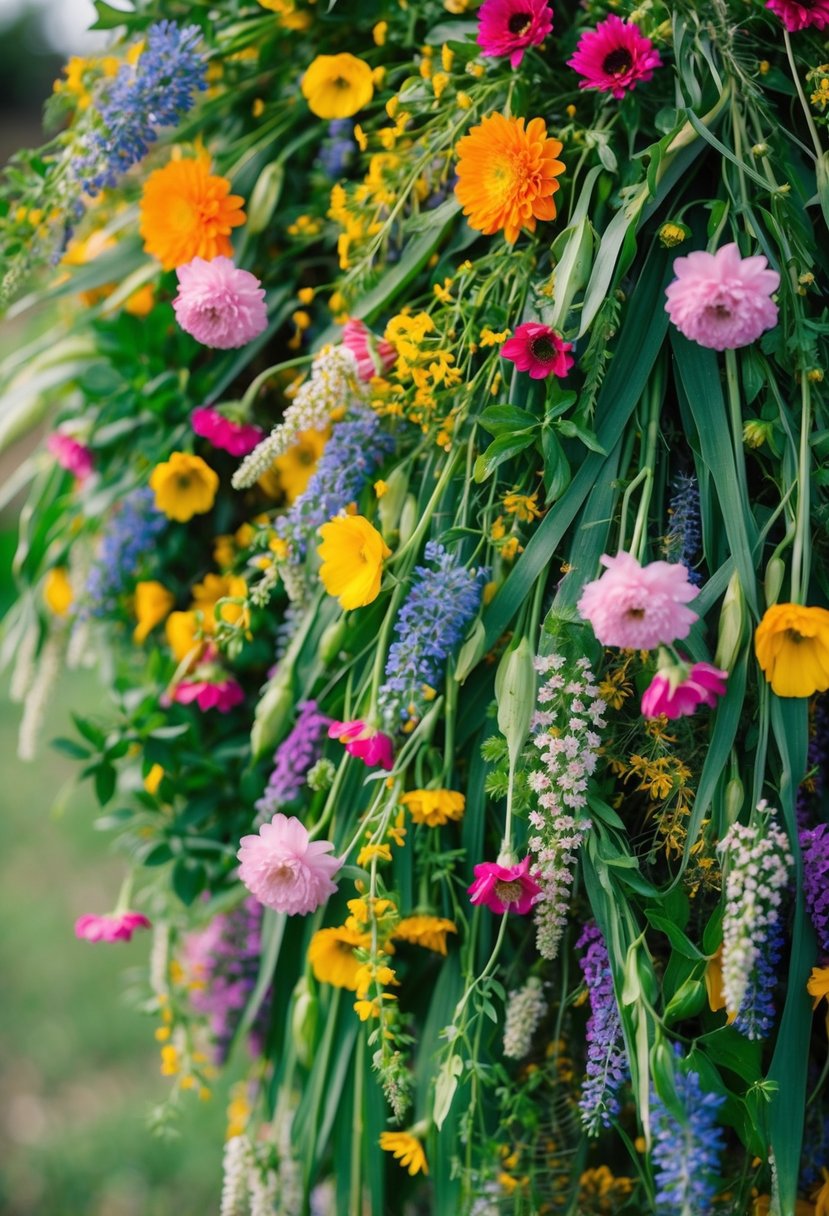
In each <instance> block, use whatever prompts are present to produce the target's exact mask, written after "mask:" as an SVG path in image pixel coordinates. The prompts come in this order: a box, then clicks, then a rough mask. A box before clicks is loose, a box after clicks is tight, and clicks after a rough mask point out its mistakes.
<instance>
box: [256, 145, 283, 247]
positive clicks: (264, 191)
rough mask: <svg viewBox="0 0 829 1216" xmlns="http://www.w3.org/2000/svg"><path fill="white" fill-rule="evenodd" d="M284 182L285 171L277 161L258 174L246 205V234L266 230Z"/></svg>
mask: <svg viewBox="0 0 829 1216" xmlns="http://www.w3.org/2000/svg"><path fill="white" fill-rule="evenodd" d="M284 181H285V169H284V167H283V166H282V164H281V162H280V161H278V160H277V161H272V162H271V164H269V165H266V166H265V168H264V169H263V170H262V172H261V173H260V174H259V178H258V180H257V182H256V185H255V186H254V187H253V191H252V193H251V196H250V202H249V203H248V222H247V230H248V232H251V233H253V234H256V233H257V232H264V230H265V229H266V228H267V226H268V224H269V223H270V222H271V216H272V215H273V213H274V211H275V210H276V204H277V203H278V202H279V196H280V194H281V193H282V184H283V182H284Z"/></svg>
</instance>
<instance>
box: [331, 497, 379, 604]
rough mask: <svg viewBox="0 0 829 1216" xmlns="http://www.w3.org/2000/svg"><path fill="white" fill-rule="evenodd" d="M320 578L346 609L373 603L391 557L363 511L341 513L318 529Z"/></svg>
mask: <svg viewBox="0 0 829 1216" xmlns="http://www.w3.org/2000/svg"><path fill="white" fill-rule="evenodd" d="M319 534H320V536H321V537H322V544H321V545H319V546H318V548H317V552H318V553H319V555H320V557H321V558H322V566H321V568H320V578H321V579H322V584H323V586H324V587H325V590H326V591H327V592H328V594H329V595H334V596H336V597H337V599H338V600H339V602H340V607H341V608H344V609H345V610H346V611H350V610H351V609H353V608H362V607H363V606H364V605H366V604H371V603H372V602H373V601H374V600H376V599H377V596H378V595H379V594H380V580H381V578H382V574H383V562H384V560H385V559H386V558H387V557H391V549H389V547H388V546H387V545H386V542H385V541H384V540H383V538H382V536H381V535H380V533H379V532H378V531H377V529H376V528H374V527H372V525H371V524H370V523H369V522H368V520H367V519H365V518H364V517H363V516H362V515H341V516H337V517H336V518H335V519H332V520H331V521H330V522H329V523H327V524H323V526H322V527H321V528H320V529H319Z"/></svg>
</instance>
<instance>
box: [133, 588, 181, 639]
mask: <svg viewBox="0 0 829 1216" xmlns="http://www.w3.org/2000/svg"><path fill="white" fill-rule="evenodd" d="M175 602H176V597H175V596H174V595H173V593H172V592H171V591H168V590H167V588H166V587H165V586H164V585H163V584H162V583H159V582H156V580H155V579H147V580H146V581H144V582H140V583H136V585H135V604H134V611H135V618H136V620H137V621H138V624H137V625H136V626H135V629H134V630H133V633H132V636H133V640H134V641H136V642H143V641H144V639H145V638H147V637H149V635H150V633H151V632H152V631H153V629H155V627H156V625H160V624H161V622H162V621H163V620H164V618H165V617H166V616H167V614H168V613H169V611H170V609H171V608H172V606H173V604H174V603H175Z"/></svg>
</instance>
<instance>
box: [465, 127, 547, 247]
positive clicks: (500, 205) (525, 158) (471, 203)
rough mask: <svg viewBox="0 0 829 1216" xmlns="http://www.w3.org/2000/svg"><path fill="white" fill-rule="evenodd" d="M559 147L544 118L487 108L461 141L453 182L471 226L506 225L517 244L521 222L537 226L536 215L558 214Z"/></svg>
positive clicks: (523, 225) (492, 227)
mask: <svg viewBox="0 0 829 1216" xmlns="http://www.w3.org/2000/svg"><path fill="white" fill-rule="evenodd" d="M525 123H526V125H525ZM561 147H562V145H561V144H560V142H559V141H558V140H557V139H548V138H547V126H546V124H545V122H544V119H543V118H532V119H530V121H529V123H527V122H526V120H525V119H523V118H506V117H505V116H504V115H503V114H489V115H488V116H487V117H486V118H484V119H483V121H482V122H481V123H480V124H479V125H478V126H477V127H473V128H472V129H471V131H470V132H469V134H468V135H465V136H464V137H463V139H462V140H460V141H459V143H458V148H457V151H458V164H457V172H458V184H457V185H456V187H455V194H456V195H457V198H458V201H459V202H460V203H461V204H462V205H463V213H464V215H465V216H466V217H467V220H468V221H469V225H470V227H472V228H477V229H478V230H479V231H480V232H483V233H485V234H486V235H487V236H491V235H492V234H493V233H495V232H500V231H501V230H502V229H503V233H504V236H505V237H506V239H507V240H508V241H509V242H510V244H513V243H514V242H515V241H516V240H517V239H518V234H519V232H520V231H521V229H522V228H528V229H529V230H530V232H534V231H535V222H536V220H552V219H555V214H556V205H555V202H554V201H553V195H554V194H555V192H556V190H558V187H559V183H558V182H557V181H556V178H557V177H558V176H559V174H561V173H563V172H564V164H563V163H562V162H561V161H560V160H557V159H556V158H557V157H558V155H559V153H560V152H561Z"/></svg>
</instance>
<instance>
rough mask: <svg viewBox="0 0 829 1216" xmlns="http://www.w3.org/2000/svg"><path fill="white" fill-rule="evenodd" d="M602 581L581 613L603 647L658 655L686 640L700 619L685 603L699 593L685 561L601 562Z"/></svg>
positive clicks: (588, 593)
mask: <svg viewBox="0 0 829 1216" xmlns="http://www.w3.org/2000/svg"><path fill="white" fill-rule="evenodd" d="M601 563H602V565H603V566H606V567H607V570H606V571H605V573H604V574H603V575H602V576H601V578H597V579H594V581H593V582H592V583H587V584H586V586H585V587H584V590H583V591H582V593H581V599H580V600H579V603H578V610H579V612H580V613H581V616H582V619H583V620H585V621H589V622H590V624H591V625H592V626H593V632H594V633H595V635H596V637H597V638H598V640H599V641H600V642H601V643H602V645H603V646H619V647H621V649H623V650H653V649H654V647H656V646H661V645H664V646H669V645H670V644H671V642H675V641H676V640H677V639H678V638H686V637H687V636H688V633H689V632H690V629H691V626H692V625H693V623H694V621H695V620H696V619H697V614H696V613H695V612H693V611H692V610H691V609H690V608H686V606H685V605H686V604H687V603H688V602H689V601H690V600H692V599H693V598H694V597H695V596H696V595H698V594H699V589H698V588H697V587H695V586H694V585H693V583H690V582H689V581H688V570H687V569H686V567H685V566H683V565H682V563H681V562H650V563H649V565H647V566H640V565H639V562H638V561H637V560H636V558H635V557H634V556H633V555H632V554H631V553H617V554H616V556H615V557H609V556H608V555H607V554H606V553H605V554H604V555H603V556H602V558H601Z"/></svg>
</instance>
